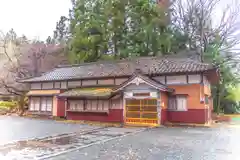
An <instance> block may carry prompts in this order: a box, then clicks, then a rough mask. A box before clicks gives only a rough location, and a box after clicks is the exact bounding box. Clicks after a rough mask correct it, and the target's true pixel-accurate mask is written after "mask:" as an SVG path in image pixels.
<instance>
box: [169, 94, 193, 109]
mask: <svg viewBox="0 0 240 160" xmlns="http://www.w3.org/2000/svg"><path fill="white" fill-rule="evenodd" d="M187 96H188V95H174V96H170V97H169V99H168V101H169V102H168V104H169V106H168V110H170V111H177V112H182V111H183V112H184V111H187V110H188V108H187ZM180 97H184V98H185V108H184V109H179V108H180V107H179V106H178V98H180ZM173 101H174V102H173ZM172 103H173V104H174V105H175V106H174V107H170V105H171V104H172Z"/></svg>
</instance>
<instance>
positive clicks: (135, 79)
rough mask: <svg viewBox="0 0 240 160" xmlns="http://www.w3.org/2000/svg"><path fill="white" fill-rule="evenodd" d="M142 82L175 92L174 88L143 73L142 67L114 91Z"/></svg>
mask: <svg viewBox="0 0 240 160" xmlns="http://www.w3.org/2000/svg"><path fill="white" fill-rule="evenodd" d="M140 83H145V84H147V85H149V86H152V87H153V88H156V89H158V90H161V91H166V92H173V91H174V89H171V88H168V87H167V86H166V85H164V84H162V83H160V82H157V81H154V80H153V79H150V78H149V77H147V76H145V75H143V74H142V72H141V70H140V69H137V70H136V71H135V72H134V74H133V75H132V76H131V77H130V78H129V79H128V80H127V81H125V82H123V83H122V84H121V85H119V86H118V87H117V88H115V89H114V90H113V92H119V91H121V90H123V89H124V88H125V87H127V86H128V85H130V84H136V85H139V84H140Z"/></svg>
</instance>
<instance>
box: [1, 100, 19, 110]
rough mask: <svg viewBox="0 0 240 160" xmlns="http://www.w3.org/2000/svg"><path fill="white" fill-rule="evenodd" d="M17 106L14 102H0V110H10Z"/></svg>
mask: <svg viewBox="0 0 240 160" xmlns="http://www.w3.org/2000/svg"><path fill="white" fill-rule="evenodd" d="M16 106H17V102H16V101H0V108H7V109H12V108H15V107H16Z"/></svg>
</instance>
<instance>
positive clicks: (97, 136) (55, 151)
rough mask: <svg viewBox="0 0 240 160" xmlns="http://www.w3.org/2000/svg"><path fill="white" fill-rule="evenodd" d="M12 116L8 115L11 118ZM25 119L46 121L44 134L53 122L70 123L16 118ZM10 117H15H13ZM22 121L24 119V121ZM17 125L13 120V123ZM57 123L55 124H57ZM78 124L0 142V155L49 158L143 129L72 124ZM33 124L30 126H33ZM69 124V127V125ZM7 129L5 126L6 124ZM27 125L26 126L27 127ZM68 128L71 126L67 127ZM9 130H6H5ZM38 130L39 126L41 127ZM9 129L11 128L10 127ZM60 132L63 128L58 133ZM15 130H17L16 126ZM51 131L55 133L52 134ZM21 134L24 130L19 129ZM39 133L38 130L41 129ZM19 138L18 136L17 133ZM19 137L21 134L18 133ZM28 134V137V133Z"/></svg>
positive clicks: (12, 159) (22, 159)
mask: <svg viewBox="0 0 240 160" xmlns="http://www.w3.org/2000/svg"><path fill="white" fill-rule="evenodd" d="M8 118H9V117H7V120H8ZM13 119H15V120H21V121H23V122H25V123H27V122H28V121H30V123H35V125H34V127H36V126H38V123H40V122H41V123H46V126H45V127H44V126H41V125H40V126H38V127H42V128H41V129H42V131H43V133H42V134H44V135H46V133H45V132H44V130H45V129H48V127H49V126H48V125H49V123H50V124H51V127H52V130H54V128H56V127H63V128H64V127H67V126H69V124H66V123H60V125H61V126H59V122H54V121H48V120H30V119H17V118H13ZM13 119H11V120H12V121H14V120H13ZM23 122H22V123H23ZM13 125H14V124H13ZM55 125H56V126H55ZM72 125H73V126H75V128H74V129H73V128H72V130H71V132H70V130H68V133H63V131H65V130H63V129H62V130H56V131H57V133H58V134H56V131H55V132H48V134H50V135H48V136H45V137H42V138H30V139H28V140H19V141H16V142H12V143H8V144H3V145H0V159H1V160H2V159H7V160H25V159H47V158H49V157H52V156H54V155H59V154H65V153H68V152H70V151H75V150H77V149H80V148H84V147H87V146H90V145H93V144H96V143H98V142H103V141H108V140H112V139H115V138H118V137H121V136H124V135H127V134H130V133H135V132H138V131H141V130H143V128H134V129H127V128H113V127H93V126H89V125H77V124H75V125H74V124H72ZM30 128H31V127H30ZM30 128H28V129H29V130H27V128H22V129H21V130H20V131H21V132H26V133H27V132H29V131H30V132H31V131H32V132H36V131H34V130H32V129H33V128H31V129H30ZM67 128H68V127H67ZM5 129H6V128H5ZM24 129H26V130H24ZM68 129H69V128H68ZM5 131H6V130H5ZM38 131H39V130H38ZM9 132H12V131H11V130H9ZM59 132H62V133H61V134H59ZM15 133H17V132H16V130H15ZM51 133H55V134H54V135H51ZM20 134H22V133H20ZM38 134H39V133H38ZM15 138H17V137H15ZM18 138H19V136H18ZM25 138H26V137H25Z"/></svg>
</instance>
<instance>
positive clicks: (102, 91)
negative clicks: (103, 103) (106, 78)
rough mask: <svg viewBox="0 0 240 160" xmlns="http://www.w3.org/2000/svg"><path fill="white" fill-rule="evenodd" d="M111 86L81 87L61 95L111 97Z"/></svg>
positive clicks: (60, 95)
mask: <svg viewBox="0 0 240 160" xmlns="http://www.w3.org/2000/svg"><path fill="white" fill-rule="evenodd" d="M111 93H112V89H111V88H79V89H72V90H69V91H66V92H64V93H61V94H59V95H58V96H59V97H109V96H111Z"/></svg>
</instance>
